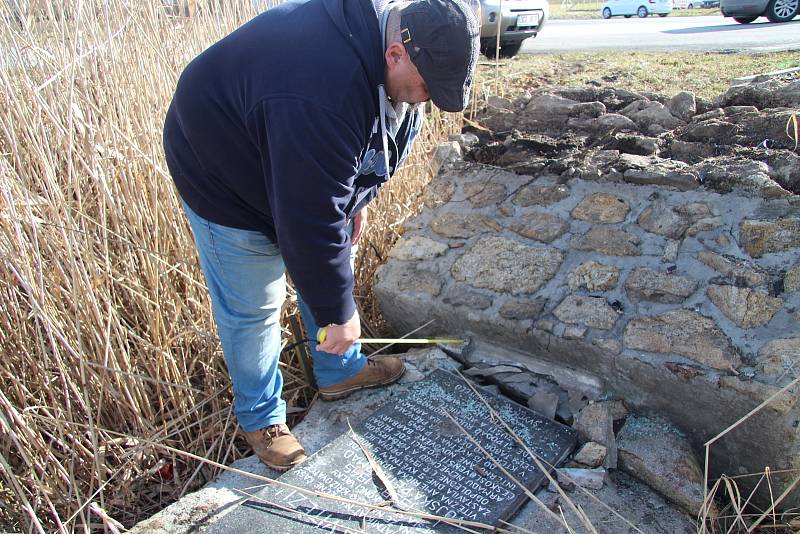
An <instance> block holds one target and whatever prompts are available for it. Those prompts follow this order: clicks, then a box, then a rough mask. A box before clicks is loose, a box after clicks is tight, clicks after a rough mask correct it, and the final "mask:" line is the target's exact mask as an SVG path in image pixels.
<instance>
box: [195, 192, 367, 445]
mask: <svg viewBox="0 0 800 534" xmlns="http://www.w3.org/2000/svg"><path fill="white" fill-rule="evenodd" d="M183 208H184V210H185V211H186V216H187V218H188V219H189V224H190V225H191V227H192V233H193V234H194V239H195V245H196V247H197V253H198V257H199V259H200V268H201V269H202V270H203V275H204V276H205V279H206V285H207V286H208V291H209V293H210V295H211V305H212V310H213V312H214V322H215V323H216V325H217V332H218V334H219V339H220V343H221V344H222V352H223V354H224V355H225V363H226V364H227V366H228V373H229V374H230V377H231V382H232V383H233V396H234V411H235V413H236V417H237V419H238V420H239V425H240V426H241V427H242V428H243V429H244V430H245V431H247V432H252V431H254V430H258V429H259V428H263V427H265V426H269V425H274V424H278V423H285V422H286V403H285V402H284V400H283V399H282V398H281V392H282V390H283V377H282V376H281V372H280V369H278V360H279V359H280V352H281V328H280V316H281V306H282V305H283V301H284V299H285V297H286V275H285V270H286V268H285V266H284V264H283V258H282V257H281V252H280V249H279V248H278V245H277V244H275V243H273V242H272V241H271V240H270V239H269V238H268V237H267V236H266V235H264V234H263V233H261V232H255V231H251V230H242V229H239V228H231V227H228V226H222V225H219V224H215V223H212V222H210V221H208V220H206V219H204V218H202V217H200V216H199V215H198V214H197V213H195V212H194V211H192V209H191V208H190V207H189V206H188V205H186V203H184V204H183ZM356 250H357V247H355V246H354V247H353V249H352V253H351V256H350V268H351V269H352V268H353V261H354V259H355V254H356ZM297 303H298V306H299V308H300V312H301V315H302V317H303V323H304V324H305V327H306V332H307V334H308V338H309V339H310V340H312V341H309V342H308V345H309V348H310V349H311V354H312V356H313V360H314V377H315V378H316V380H317V384H318V385H319V386H320V387H325V386H331V385H334V384H338V383H339V382H342V381H344V380H346V379H347V378H349V377H351V376H353V375H355V374H356V373H358V372H359V371H361V369H362V368H363V367H364V365H365V364H366V361H367V360H366V357H365V356H364V355H363V354H361V345H360V344H358V343H356V344H355V345H353V347H351V348H350V350H349V351H348V352H347V353H346V354H344V355H343V356H339V355H337V354H328V353H325V352H319V351H317V350H316V345H317V344H316V341H313V340H316V338H317V330H318V327H317V325H316V324H314V319H313V316H312V315H311V311H310V310H309V308H308V306H307V305H306V303H305V301H304V300H303V299H302V296H301V295H300V294H299V293H298V298H297Z"/></svg>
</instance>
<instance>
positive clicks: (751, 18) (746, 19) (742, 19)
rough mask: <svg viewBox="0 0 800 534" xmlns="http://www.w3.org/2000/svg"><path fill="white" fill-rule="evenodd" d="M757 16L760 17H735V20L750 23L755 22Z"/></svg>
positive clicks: (740, 22)
mask: <svg viewBox="0 0 800 534" xmlns="http://www.w3.org/2000/svg"><path fill="white" fill-rule="evenodd" d="M757 18H758V17H733V20H735V21H736V22H738V23H739V24H750V23H751V22H753V21H754V20H756V19H757Z"/></svg>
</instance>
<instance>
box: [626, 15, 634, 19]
mask: <svg viewBox="0 0 800 534" xmlns="http://www.w3.org/2000/svg"><path fill="white" fill-rule="evenodd" d="M632 16H633V15H625V18H626V19H629V18H631V17H632Z"/></svg>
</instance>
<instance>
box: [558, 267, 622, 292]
mask: <svg viewBox="0 0 800 534" xmlns="http://www.w3.org/2000/svg"><path fill="white" fill-rule="evenodd" d="M617 282H619V269H618V268H617V267H614V266H613V265H603V264H602V263H597V262H596V261H587V262H584V263H582V264H580V265H579V266H577V267H576V268H575V269H574V270H573V271H572V272H571V273H569V275H568V276H567V283H568V284H569V288H570V289H572V290H573V291H574V290H576V289H580V288H581V287H585V288H586V289H588V290H589V291H607V290H609V289H614V288H615V287H617Z"/></svg>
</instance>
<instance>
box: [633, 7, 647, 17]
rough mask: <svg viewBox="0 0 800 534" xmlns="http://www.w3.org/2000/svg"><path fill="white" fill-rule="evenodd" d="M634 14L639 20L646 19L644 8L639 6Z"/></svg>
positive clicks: (645, 9)
mask: <svg viewBox="0 0 800 534" xmlns="http://www.w3.org/2000/svg"><path fill="white" fill-rule="evenodd" d="M636 14H637V15H638V16H639V18H640V19H643V18H647V15H648V13H647V8H646V7H644V6H639V9H638V10H636Z"/></svg>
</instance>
